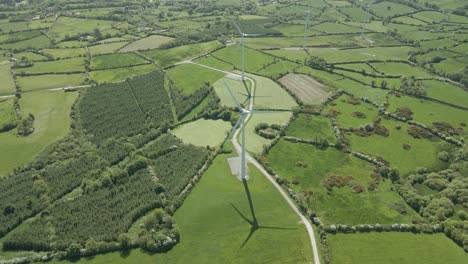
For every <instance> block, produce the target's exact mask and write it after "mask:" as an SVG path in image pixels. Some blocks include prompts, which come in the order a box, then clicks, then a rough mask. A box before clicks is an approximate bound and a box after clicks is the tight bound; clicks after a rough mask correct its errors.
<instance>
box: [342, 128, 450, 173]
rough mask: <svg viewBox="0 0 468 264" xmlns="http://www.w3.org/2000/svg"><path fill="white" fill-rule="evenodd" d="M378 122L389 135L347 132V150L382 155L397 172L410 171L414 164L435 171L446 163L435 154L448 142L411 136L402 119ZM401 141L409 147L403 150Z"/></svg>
mask: <svg viewBox="0 0 468 264" xmlns="http://www.w3.org/2000/svg"><path fill="white" fill-rule="evenodd" d="M381 125H383V126H384V127H386V128H387V129H388V130H389V133H390V136H389V137H382V136H370V137H360V136H357V135H349V136H347V138H348V139H349V142H350V144H351V149H352V150H353V151H359V152H363V153H365V154H367V155H370V156H373V157H375V156H380V157H383V158H384V159H385V160H386V161H388V162H389V163H390V164H391V165H394V166H396V167H397V168H398V169H399V171H400V174H401V175H407V174H409V173H411V172H414V171H415V170H416V168H418V167H424V168H427V169H429V170H437V169H443V168H444V167H445V166H446V164H444V163H443V162H442V161H440V160H439V159H438V158H437V154H438V153H439V151H441V149H442V148H446V147H448V143H443V142H441V141H437V142H432V141H429V140H426V139H415V138H413V137H411V136H410V135H408V133H407V130H408V125H406V124H405V123H402V122H396V121H392V120H385V119H384V120H382V123H381ZM397 125H399V126H401V129H399V130H398V129H396V126H397ZM403 144H408V145H410V146H411V149H409V150H406V151H405V150H404V149H403Z"/></svg>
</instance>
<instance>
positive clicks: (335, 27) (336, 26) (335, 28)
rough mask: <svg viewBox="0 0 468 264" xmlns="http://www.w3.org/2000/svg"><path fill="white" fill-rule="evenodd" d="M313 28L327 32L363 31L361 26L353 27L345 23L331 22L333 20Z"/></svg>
mask: <svg viewBox="0 0 468 264" xmlns="http://www.w3.org/2000/svg"><path fill="white" fill-rule="evenodd" d="M311 28H312V29H315V30H317V31H320V32H326V33H345V32H347V33H350V32H361V28H359V27H351V26H348V25H344V24H340V23H331V22H325V23H321V24H318V25H316V26H313V27H311Z"/></svg>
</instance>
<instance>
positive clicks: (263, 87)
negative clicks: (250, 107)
mask: <svg viewBox="0 0 468 264" xmlns="http://www.w3.org/2000/svg"><path fill="white" fill-rule="evenodd" d="M246 76H248V77H250V78H252V79H254V81H255V97H254V100H255V108H257V109H285V110H290V109H291V108H293V107H294V106H297V103H296V101H295V100H294V99H293V98H292V97H291V95H289V94H288V93H287V92H286V91H285V90H284V89H283V88H281V87H280V86H279V85H278V84H276V83H275V82H274V81H272V80H270V79H268V78H265V77H260V76H257V75H253V74H246Z"/></svg>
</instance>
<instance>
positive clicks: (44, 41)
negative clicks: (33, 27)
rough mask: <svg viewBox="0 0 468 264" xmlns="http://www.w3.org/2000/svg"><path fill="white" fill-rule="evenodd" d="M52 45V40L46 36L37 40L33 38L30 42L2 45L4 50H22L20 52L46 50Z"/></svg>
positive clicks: (23, 41) (38, 37)
mask: <svg viewBox="0 0 468 264" xmlns="http://www.w3.org/2000/svg"><path fill="white" fill-rule="evenodd" d="M49 45H50V40H49V39H48V38H47V37H46V36H44V35H39V36H37V37H35V38H31V39H28V40H22V41H18V42H14V43H9V44H2V48H3V49H10V50H14V49H20V50H26V49H41V48H46V47H49Z"/></svg>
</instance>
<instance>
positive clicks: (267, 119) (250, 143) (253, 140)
mask: <svg viewBox="0 0 468 264" xmlns="http://www.w3.org/2000/svg"><path fill="white" fill-rule="evenodd" d="M291 115H292V113H290V112H282V113H278V114H277V113H274V114H257V115H252V117H251V118H250V119H249V121H248V123H247V125H246V126H245V137H246V146H245V148H246V149H247V150H248V151H250V152H252V153H261V152H262V150H263V146H264V145H266V144H269V143H270V142H271V141H272V140H271V139H266V138H264V137H261V136H259V135H257V134H256V133H255V127H256V126H257V125H258V124H260V123H267V124H269V125H272V124H276V125H285V124H286V122H288V120H289V118H291ZM238 140H239V142H240V133H239V138H238Z"/></svg>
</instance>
